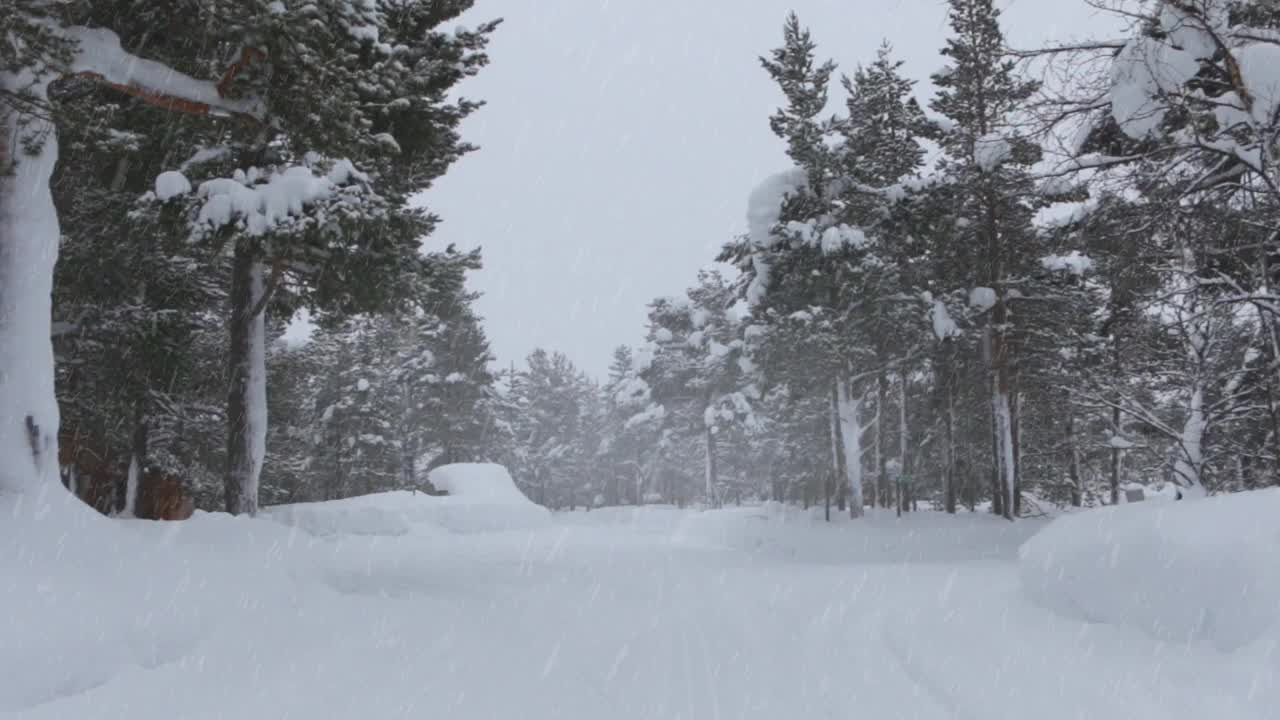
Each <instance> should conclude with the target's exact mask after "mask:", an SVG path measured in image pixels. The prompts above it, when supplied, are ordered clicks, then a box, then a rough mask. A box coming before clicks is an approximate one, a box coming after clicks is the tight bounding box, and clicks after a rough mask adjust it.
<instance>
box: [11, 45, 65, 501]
mask: <svg viewBox="0 0 1280 720" xmlns="http://www.w3.org/2000/svg"><path fill="white" fill-rule="evenodd" d="M29 85H30V83H29V82H28V81H24V79H22V78H18V77H15V76H13V75H11V74H9V73H7V72H4V71H3V70H0V94H3V93H16V92H18V91H19V90H34V91H36V92H38V93H42V92H43V87H36V88H30V87H29ZM22 120H23V121H24V122H23V123H20V122H19V116H18V114H17V112H15V111H13V110H11V109H8V108H7V107H6V106H5V104H4V103H2V102H0V496H4V495H8V494H11V493H22V492H26V491H29V490H32V489H34V488H37V487H41V486H44V487H47V486H48V484H50V483H58V484H59V485H61V484H62V481H61V477H60V472H59V467H58V447H57V442H58V403H57V400H56V399H55V396H54V385H53V377H54V375H53V343H52V341H51V340H50V335H51V332H50V330H51V327H50V325H51V318H52V293H53V266H54V263H55V261H56V260H57V256H58V241H59V229H58V215H57V211H56V210H55V209H54V206H53V196H52V194H51V192H50V190H49V178H50V176H51V175H52V173H53V167H54V164H55V163H56V162H57V157H58V142H57V138H56V136H55V134H54V128H53V126H52V124H51V123H49V122H48V121H47V120H44V119H42V118H38V117H35V116H28V117H25V118H22ZM32 137H42V138H43V143H42V144H41V145H40V148H39V149H38V150H37V151H36V152H35V153H29V152H26V151H24V150H23V149H22V142H23V140H24V139H26V138H32Z"/></svg>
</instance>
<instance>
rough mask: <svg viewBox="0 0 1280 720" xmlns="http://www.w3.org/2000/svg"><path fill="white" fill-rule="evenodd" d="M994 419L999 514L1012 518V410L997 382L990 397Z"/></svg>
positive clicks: (1014, 482) (1007, 518) (1014, 490)
mask: <svg viewBox="0 0 1280 720" xmlns="http://www.w3.org/2000/svg"><path fill="white" fill-rule="evenodd" d="M991 403H992V407H993V408H994V412H995V419H996V452H997V455H996V458H995V465H996V468H997V470H996V472H997V477H998V479H999V483H998V485H997V489H998V491H999V492H998V494H999V496H1000V515H1001V516H1003V517H1004V518H1005V519H1006V520H1012V519H1013V518H1014V511H1015V505H1014V503H1015V502H1016V501H1015V499H1014V493H1015V492H1016V487H1017V483H1016V481H1015V478H1014V472H1015V471H1014V467H1015V464H1014V457H1013V410H1012V408H1011V407H1010V402H1009V395H1008V394H1007V393H1005V392H1003V391H1002V389H1001V388H1000V386H999V384H998V383H997V385H996V388H995V392H994V393H993V397H992V399H991Z"/></svg>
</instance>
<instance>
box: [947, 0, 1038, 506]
mask: <svg viewBox="0 0 1280 720" xmlns="http://www.w3.org/2000/svg"><path fill="white" fill-rule="evenodd" d="M949 5H950V8H949V20H950V25H951V29H952V36H951V37H950V38H949V39H948V40H947V44H946V46H945V47H944V48H943V50H942V54H943V55H944V56H945V57H947V58H948V59H949V61H950V62H949V64H948V65H947V66H946V68H945V69H944V70H942V71H940V72H938V73H936V74H935V75H934V76H933V81H934V84H935V85H936V86H937V87H938V94H937V96H936V97H935V98H934V99H933V102H932V103H931V107H932V108H933V109H934V110H935V111H936V112H938V113H939V114H941V115H943V116H944V117H946V118H947V119H948V120H949V121H950V122H949V124H948V127H947V128H946V130H945V131H944V132H943V134H942V136H941V144H942V147H943V150H944V151H945V157H944V158H943V159H942V160H941V161H940V164H939V172H940V173H941V174H942V176H943V179H944V182H942V183H940V184H939V185H938V186H937V190H936V191H937V192H940V193H943V194H944V196H945V197H946V201H945V202H946V204H947V205H948V206H949V207H951V208H952V209H953V213H954V215H953V217H954V222H953V223H952V224H951V228H950V229H949V230H948V231H946V232H945V234H944V235H943V236H942V237H940V238H938V240H940V242H939V243H938V245H937V247H936V248H934V249H935V250H937V251H938V252H936V253H935V254H934V258H935V260H936V261H938V262H942V263H946V264H947V266H948V267H949V268H951V272H952V273H954V274H953V275H951V277H953V278H955V280H956V281H958V283H960V284H961V286H962V287H968V288H970V300H971V305H972V306H973V307H974V308H975V309H976V310H979V311H981V312H982V313H984V315H985V322H984V323H983V330H982V338H983V341H982V352H983V357H984V359H985V361H986V364H987V368H988V373H989V376H990V396H991V407H992V417H993V422H992V425H993V433H994V436H995V439H994V442H993V453H994V463H993V464H994V467H995V474H994V476H993V481H994V482H993V486H994V488H995V489H996V492H995V497H996V504H995V507H996V508H997V509H998V511H999V512H1000V513H1001V514H1003V515H1004V516H1005V517H1006V518H1009V519H1012V518H1014V517H1016V516H1017V514H1018V493H1019V489H1018V453H1019V449H1018V446H1017V432H1018V431H1017V422H1018V417H1017V406H1016V398H1017V396H1018V389H1017V386H1016V383H1017V377H1018V372H1017V367H1016V366H1017V362H1018V348H1017V347H1015V345H1016V343H1015V337H1014V330H1013V326H1014V325H1013V324H1014V320H1015V318H1014V316H1013V315H1012V313H1011V309H1010V305H1011V303H1010V299H1011V298H1010V290H1011V289H1013V288H1012V285H1013V284H1015V283H1016V282H1017V280H1018V278H1019V277H1020V275H1022V274H1023V273H1024V272H1025V271H1026V269H1027V268H1030V267H1033V264H1034V262H1035V259H1036V258H1037V257H1038V254H1037V253H1036V252H1035V246H1034V243H1035V239H1036V235H1035V233H1034V232H1033V231H1032V227H1031V221H1032V216H1033V214H1034V210H1035V202H1036V201H1035V197H1036V196H1035V193H1034V188H1033V186H1032V182H1031V180H1030V176H1029V174H1028V171H1027V170H1028V167H1029V165H1030V164H1032V163H1034V162H1035V161H1036V160H1037V159H1038V158H1039V148H1038V146H1037V145H1035V144H1034V143H1032V142H1031V141H1029V140H1028V139H1027V138H1025V137H1022V136H1021V135H1020V133H1019V132H1018V128H1017V126H1016V125H1015V124H1014V122H1013V121H1014V120H1015V116H1014V113H1016V112H1017V111H1018V109H1019V106H1020V105H1021V104H1022V103H1024V102H1025V101H1026V100H1027V99H1028V98H1029V97H1031V95H1032V94H1033V93H1034V92H1035V90H1036V86H1035V84H1034V83H1032V82H1030V81H1027V80H1025V79H1023V78H1021V77H1020V76H1019V75H1018V73H1017V71H1016V64H1015V63H1014V62H1013V61H1012V60H1011V59H1008V58H1007V57H1006V55H1005V43H1004V35H1003V33H1002V31H1001V29H1000V23H999V18H1000V11H999V10H997V9H996V7H995V5H994V3H993V2H992V0H950V3H949Z"/></svg>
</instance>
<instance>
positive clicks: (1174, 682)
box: [0, 509, 1276, 720]
mask: <svg viewBox="0 0 1280 720" xmlns="http://www.w3.org/2000/svg"><path fill="white" fill-rule="evenodd" d="M1040 526H1041V525H1040V523H1037V522H1036V521H1026V522H1023V523H1020V524H1018V525H1016V526H1010V525H1008V524H1006V523H1002V522H1000V521H997V520H993V519H991V518H988V517H984V516H963V515H962V516H960V517H956V518H947V517H945V516H942V515H940V514H921V515H919V516H917V517H910V518H907V519H905V520H903V521H897V520H895V519H893V518H892V517H888V516H881V517H873V518H870V519H868V520H866V521H860V522H859V523H852V522H850V521H847V520H842V521H840V522H837V523H834V524H833V525H832V526H823V525H821V524H819V523H815V522H812V521H810V520H809V519H807V518H801V519H795V518H792V519H791V520H788V521H786V522H783V521H782V520H780V519H779V518H777V517H770V516H768V515H767V514H766V513H763V512H762V511H760V510H725V511H718V512H712V513H693V512H683V511H676V510H663V509H646V510H643V511H639V512H637V511H631V510H611V511H597V512H592V513H578V514H573V515H560V516H557V517H555V518H553V519H552V520H550V521H549V523H548V524H547V525H546V526H545V527H542V528H540V529H535V530H526V531H518V532H483V533H471V534H458V533H451V532H447V531H444V530H441V529H440V528H438V527H428V526H425V525H413V524H408V525H405V526H401V527H395V528H391V529H389V530H388V531H387V532H385V533H383V532H379V527H378V523H376V522H374V523H372V527H364V528H361V533H362V534H358V535H356V534H350V533H344V532H339V531H337V530H334V531H333V532H332V534H321V536H319V537H317V536H315V535H312V534H309V533H308V532H305V531H303V530H300V529H299V528H297V527H286V526H284V525H281V524H279V523H277V522H273V521H271V520H267V519H261V518H260V519H257V520H244V519H231V518H227V517H222V516H207V515H200V516H197V518H196V519H194V520H193V521H191V522H188V523H184V524H168V525H165V524H151V523H142V522H138V523H130V524H129V525H128V526H127V527H126V528H124V529H123V530H122V529H120V527H119V525H112V526H110V527H109V528H100V527H98V524H97V523H95V524H94V526H93V527H94V530H93V532H101V533H110V534H111V535H110V536H111V537H115V536H117V535H119V536H121V537H120V538H117V539H116V541H115V544H114V545H113V546H111V547H103V548H101V551H102V553H103V557H102V558H98V559H96V560H94V559H88V560H84V562H83V566H84V567H83V572H79V573H75V574H72V573H67V572H63V573H59V574H47V575H46V576H42V577H43V579H42V580H40V582H43V586H42V589H41V590H40V591H39V592H38V593H36V594H35V595H32V594H31V593H27V594H26V595H24V594H22V592H21V590H20V588H19V587H18V585H19V584H20V583H22V582H23V578H17V579H16V580H15V579H14V578H12V577H11V578H10V584H8V585H7V586H6V585H0V598H4V597H10V598H14V599H15V600H16V604H17V606H16V607H14V608H12V609H11V610H7V611H6V612H5V613H4V614H5V616H6V617H7V620H8V622H9V623H10V626H9V627H7V628H5V629H4V630H3V633H4V634H3V635H0V640H5V641H6V642H8V643H10V646H9V647H8V648H4V649H2V650H0V717H3V718H23V719H24V720H45V719H49V718H63V719H66V720H71V719H75V720H85V719H89V718H93V719H99V720H111V719H113V718H130V719H131V720H152V719H153V718H154V719H159V718H165V719H166V720H170V719H177V718H235V719H236V720H256V719H262V720H268V719H271V720H277V719H279V720H283V719H287V718H299V719H305V720H322V719H327V718H335V719H337V718H342V719H358V720H379V719H382V718H387V719H390V718H431V719H434V718H449V719H457V720H469V719H472V718H475V719H481V718H485V719H489V718H492V719H499V718H501V719H503V720H509V719H513V718H532V719H541V718H568V719H570V720H597V719H606V718H607V719H609V720H621V719H624V718H652V719H670V720H675V719H683V720H692V719H694V718H706V719H709V720H711V719H715V720H718V719H722V718H723V719H728V718H769V719H771V720H777V719H779V718H797V719H802V718H866V719H869V720H890V719H893V718H920V719H926V720H928V719H934V718H937V719H942V718H975V719H977V718H981V719H982V720H1000V719H1002V718H1011V719H1012V718H1019V719H1022V718H1035V719H1036V720H1054V719H1057V718H1063V719H1067V718H1070V719H1073V720H1074V719H1077V718H1089V719H1090V720H1106V719H1108V718H1116V719H1121V718H1123V719H1126V720H1143V719H1147V718H1150V719H1152V720H1156V719H1159V720H1177V719H1178V718H1196V720H1203V718H1231V719H1239V720H1252V719H1253V718H1257V719H1258V720H1261V719H1262V718H1264V717H1271V718H1274V717H1276V716H1275V715H1266V714H1264V711H1267V712H1269V711H1271V710H1273V709H1274V707H1276V705H1275V704H1274V701H1275V698H1276V695H1275V689H1274V684H1273V683H1272V681H1271V678H1270V675H1265V676H1264V675H1262V674H1261V673H1262V672H1263V671H1262V670H1259V669H1258V665H1257V663H1256V662H1253V660H1256V659H1257V658H1251V657H1249V656H1248V655H1247V654H1246V655H1227V654H1222V653H1219V652H1217V651H1215V650H1212V649H1208V648H1203V647H1200V646H1172V645H1162V644H1161V643H1159V642H1158V641H1156V640H1155V639H1153V638H1151V637H1150V636H1148V635H1144V634H1142V633H1139V632H1137V631H1133V630H1126V629H1125V628H1121V627H1117V626H1111V625H1091V624H1087V623H1084V622H1080V621H1074V620H1069V619H1066V618H1064V617H1063V616H1061V615H1058V614H1054V613H1051V612H1049V611H1047V610H1045V609H1042V608H1040V607H1037V606H1035V605H1033V604H1032V603H1031V602H1029V601H1028V600H1027V599H1026V598H1025V596H1024V593H1023V592H1022V590H1021V588H1020V587H1019V581H1018V576H1017V572H1016V566H1015V556H1016V550H1017V547H1018V546H1019V545H1020V544H1021V542H1022V541H1023V540H1025V539H1026V538H1027V537H1028V536H1029V535H1030V534H1032V533H1033V532H1035V531H1036V530H1037V529H1038V528H1039V527H1040ZM104 537H106V536H105V535H104ZM106 545H111V543H106ZM28 552H29V553H31V556H30V558H31V559H33V560H35V559H38V554H39V551H38V550H37V549H36V548H34V546H33V547H32V548H28ZM105 558H116V559H117V560H116V561H115V564H114V565H111V566H110V567H107V568H103V567H101V566H102V564H103V563H104V562H111V561H109V560H106V559H105ZM39 564H40V563H35V562H33V563H29V564H18V565H16V566H17V567H27V566H28V565H31V566H33V567H36V566H38V565H39ZM32 572H33V573H37V572H41V571H39V570H38V569H35V570H32ZM94 572H99V574H98V575H97V576H94V574H93V573H94ZM95 577H96V578H97V579H94V578H95ZM86 578H88V579H86ZM0 582H3V581H0ZM104 583H106V584H104ZM128 583H133V586H132V587H133V589H131V590H130V589H121V587H125V586H127V584H128ZM6 590H7V591H8V593H9V594H8V595H5V594H3V592H4V591H6ZM28 596H30V597H28ZM24 598H26V599H25V600H24ZM24 602H29V604H28V605H23V603H24ZM13 610H16V611H17V612H16V613H15V612H13ZM23 620H27V621H29V622H23ZM1264 664H1265V665H1266V666H1267V668H1268V670H1267V671H1268V672H1270V671H1271V670H1274V667H1275V663H1274V659H1271V660H1270V662H1269V663H1264Z"/></svg>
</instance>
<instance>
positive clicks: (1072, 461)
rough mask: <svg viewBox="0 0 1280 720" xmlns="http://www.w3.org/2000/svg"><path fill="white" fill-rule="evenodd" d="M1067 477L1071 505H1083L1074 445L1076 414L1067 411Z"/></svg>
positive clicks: (1077, 451) (1075, 446) (1082, 490)
mask: <svg viewBox="0 0 1280 720" xmlns="http://www.w3.org/2000/svg"><path fill="white" fill-rule="evenodd" d="M1067 453H1068V458H1067V476H1068V477H1069V478H1070V479H1071V505H1072V507H1080V506H1081V505H1083V504H1084V486H1083V485H1082V484H1081V482H1080V448H1079V447H1078V446H1077V445H1076V414H1075V413H1074V412H1072V411H1071V410H1068V411H1067Z"/></svg>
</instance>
